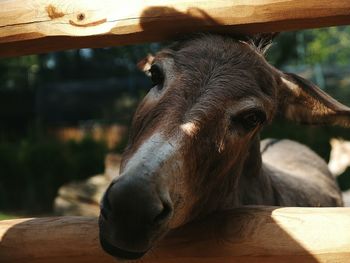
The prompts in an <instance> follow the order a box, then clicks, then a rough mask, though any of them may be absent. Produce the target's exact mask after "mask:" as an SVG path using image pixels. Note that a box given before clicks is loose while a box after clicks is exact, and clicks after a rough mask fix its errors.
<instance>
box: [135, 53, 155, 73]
mask: <svg viewBox="0 0 350 263" xmlns="http://www.w3.org/2000/svg"><path fill="white" fill-rule="evenodd" d="M153 60H154V56H153V55H152V54H148V55H147V56H146V57H144V58H143V59H141V60H140V61H139V62H138V63H137V68H138V69H139V70H141V71H143V72H144V73H145V74H146V75H150V73H149V70H150V68H151V65H152V63H153Z"/></svg>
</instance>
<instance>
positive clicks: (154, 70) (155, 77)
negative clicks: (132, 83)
mask: <svg viewBox="0 0 350 263" xmlns="http://www.w3.org/2000/svg"><path fill="white" fill-rule="evenodd" d="M149 72H150V73H151V80H152V84H153V86H157V87H158V89H162V84H163V81H164V75H163V72H162V70H161V69H160V67H159V66H158V65H156V64H153V65H152V66H151V68H150V70H149Z"/></svg>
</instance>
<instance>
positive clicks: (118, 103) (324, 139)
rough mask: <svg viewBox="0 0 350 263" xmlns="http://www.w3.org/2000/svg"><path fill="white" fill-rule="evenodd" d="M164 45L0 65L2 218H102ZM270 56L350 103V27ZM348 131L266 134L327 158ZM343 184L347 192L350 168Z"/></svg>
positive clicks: (284, 37)
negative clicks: (154, 57) (151, 58)
mask: <svg viewBox="0 0 350 263" xmlns="http://www.w3.org/2000/svg"><path fill="white" fill-rule="evenodd" d="M165 45H166V43H151V44H143V45H134V46H124V47H115V48H104V49H80V50H69V51H64V52H55V53H48V54H40V55H32V56H23V57H15V58H8V59H1V60H0V116H1V117H0V219H5V218H11V217H21V216H37V215H40V216H42V215H53V214H59V215H61V214H62V215H65V214H77V215H80V214H81V215H95V214H96V213H97V211H98V199H99V198H100V196H101V194H102V192H103V189H104V188H105V187H106V185H107V184H108V182H109V181H110V178H111V174H113V173H115V172H118V169H119V168H118V165H119V162H120V154H121V153H122V151H123V148H124V146H125V144H126V140H127V136H128V127H129V124H130V121H131V118H132V115H133V112H134V111H135V108H136V106H137V104H138V103H139V102H140V100H141V99H142V97H143V96H144V95H145V94H146V93H147V91H148V89H149V88H150V87H151V83H150V81H149V80H148V78H147V77H146V76H145V75H144V74H143V73H142V72H140V71H139V70H138V69H137V67H136V64H137V62H138V61H139V60H141V59H142V58H144V57H145V56H146V55H147V54H148V53H155V52H157V50H159V49H160V48H162V47H163V46H165ZM268 60H269V61H270V62H271V63H272V64H273V65H275V66H276V67H278V68H280V69H283V70H286V71H289V72H295V73H298V74H300V75H302V76H304V77H306V78H308V79H310V80H312V81H313V82H315V83H317V84H318V85H319V86H320V87H321V88H322V89H324V90H325V91H326V92H328V93H329V94H331V95H332V96H333V97H335V98H337V99H338V100H339V101H341V102H342V103H344V104H346V105H350V27H330V28H324V29H317V30H304V31H298V32H288V33H282V34H280V35H279V36H278V37H277V39H276V41H275V43H274V45H273V46H272V48H271V49H270V51H269V52H268ZM349 131H350V130H347V129H343V128H337V127H310V126H301V125H296V124H293V123H289V122H286V121H284V120H277V121H276V122H275V123H274V124H273V125H272V126H270V127H268V128H266V129H265V130H264V132H263V137H274V138H291V139H294V140H297V141H299V142H302V143H305V144H307V145H309V146H310V147H311V148H312V149H313V150H315V151H316V152H317V153H319V154H320V155H321V156H322V157H323V158H324V159H325V160H326V161H327V162H328V160H329V157H330V151H331V145H330V139H331V138H342V139H343V140H350V132H349ZM337 142H338V144H342V141H337ZM349 149H350V146H349ZM348 155H349V156H350V150H349V153H348ZM337 178H338V181H339V183H340V186H341V188H342V189H343V190H346V189H348V188H350V170H349V168H347V169H346V168H344V169H343V170H342V171H341V172H340V176H338V177H337Z"/></svg>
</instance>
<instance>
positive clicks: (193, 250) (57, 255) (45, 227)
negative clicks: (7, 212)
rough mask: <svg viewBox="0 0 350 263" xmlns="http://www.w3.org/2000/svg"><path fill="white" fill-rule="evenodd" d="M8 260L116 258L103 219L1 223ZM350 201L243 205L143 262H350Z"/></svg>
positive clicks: (177, 234)
mask: <svg viewBox="0 0 350 263" xmlns="http://www.w3.org/2000/svg"><path fill="white" fill-rule="evenodd" d="M0 240H1V242H0V259H1V260H0V261H1V262H2V263H10V262H11V263H22V262H23V263H44V262H45V263H54V262H57V263H58V262H60V263H61V262H65V263H70V262H72V263H73V262H74V263H81V262H85V263H90V262H91V263H93V262H101V263H103V262H116V261H114V259H112V258H111V257H110V256H108V255H106V254H104V253H103V251H102V250H101V249H100V247H99V241H98V228H97V220H96V219H94V218H87V217H58V218H57V217H56V218H37V219H35V218H33V219H16V220H5V221H1V222H0ZM349 259H350V208H277V207H245V208H240V209H235V210H232V211H229V212H226V213H223V214H219V215H215V216H212V217H211V218H210V219H207V220H205V221H202V222H197V223H196V224H192V225H188V226H186V227H184V228H182V229H178V230H175V231H174V232H172V233H170V234H169V235H168V236H167V237H166V238H165V239H164V240H163V241H162V242H161V244H160V245H159V247H158V248H156V249H154V251H152V252H151V253H149V254H148V255H146V257H145V258H144V259H143V261H142V262H184V263H194V262H210V263H216V262H217V263H219V262H220V263H222V262H244V263H250V262H259V263H263V262H270V263H271V262H272V263H275V262H283V263H288V262H293V263H294V262H298V263H301V262H308V263H310V262H311V263H312V262H315V263H316V262H338V263H342V262H344V263H345V262H349Z"/></svg>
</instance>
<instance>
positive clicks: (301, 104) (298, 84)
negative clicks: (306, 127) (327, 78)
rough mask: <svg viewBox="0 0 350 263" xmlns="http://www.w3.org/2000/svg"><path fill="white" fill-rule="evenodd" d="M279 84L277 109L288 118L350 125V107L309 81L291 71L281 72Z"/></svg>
mask: <svg viewBox="0 0 350 263" xmlns="http://www.w3.org/2000/svg"><path fill="white" fill-rule="evenodd" d="M281 86H282V87H281V90H280V105H279V110H280V111H281V112H282V113H283V114H284V116H285V117H287V118H288V119H291V120H294V121H297V122H300V123H307V124H330V125H340V126H344V127H350V108H349V107H347V106H345V105H343V104H341V103H340V102H338V101H336V100H335V99H333V98H332V97H331V96H329V95H328V94H327V93H325V92H324V91H322V90H321V89H320V88H319V87H317V86H316V85H315V84H313V83H311V82H310V81H308V80H306V79H304V78H302V77H300V76H298V75H295V74H292V73H282V74H281Z"/></svg>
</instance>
